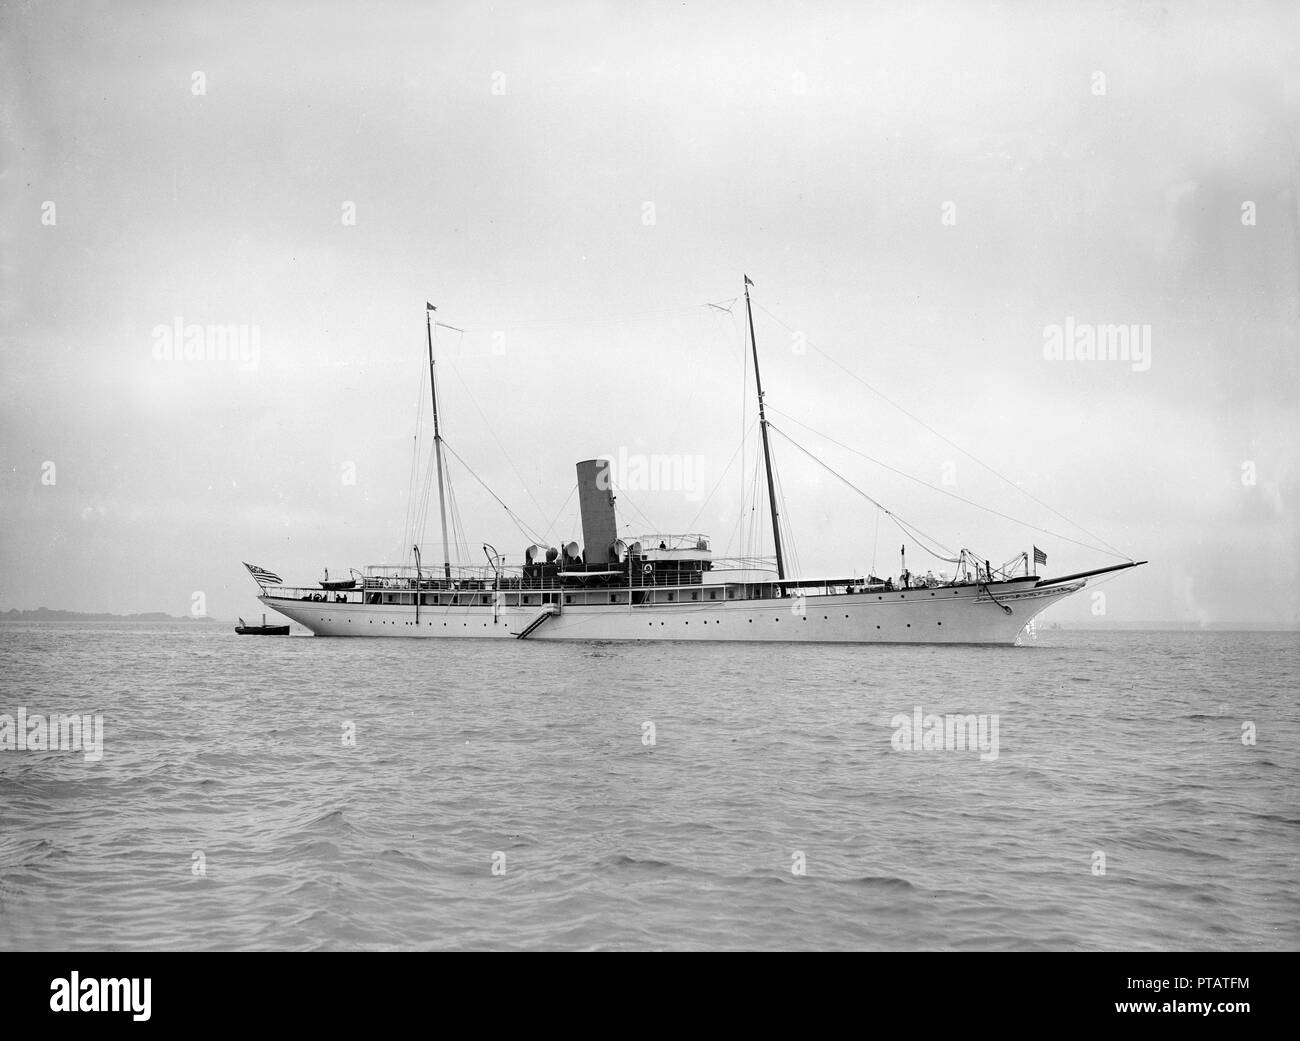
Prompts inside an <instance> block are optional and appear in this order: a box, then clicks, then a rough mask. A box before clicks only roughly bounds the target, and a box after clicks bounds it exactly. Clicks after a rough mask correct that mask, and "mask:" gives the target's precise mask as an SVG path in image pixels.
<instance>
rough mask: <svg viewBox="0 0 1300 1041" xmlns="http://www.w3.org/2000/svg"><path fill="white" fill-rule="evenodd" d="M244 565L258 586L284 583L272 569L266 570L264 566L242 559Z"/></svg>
mask: <svg viewBox="0 0 1300 1041" xmlns="http://www.w3.org/2000/svg"><path fill="white" fill-rule="evenodd" d="M243 563H244V567H246V568H248V573H249V574H250V575H252V576H253V580H254V581H255V582H256V583H257V584H258V585H259V586H278V585H283V584H284V579H282V578H281V577H280V576H279V575H277V574H276V573H275V572H274V571H267V570H266V568H264V567H258V566H257V565H256V564H250V563H249V562H248V561H244V562H243Z"/></svg>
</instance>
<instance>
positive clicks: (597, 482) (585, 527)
mask: <svg viewBox="0 0 1300 1041" xmlns="http://www.w3.org/2000/svg"><path fill="white" fill-rule="evenodd" d="M578 509H579V510H580V511H581V513H582V544H583V551H584V552H583V556H584V558H585V559H586V562H587V563H588V564H608V563H609V562H610V560H611V559H612V554H613V551H614V543H615V542H616V541H617V540H618V530H617V527H616V525H615V523H614V492H613V489H612V488H611V486H610V475H609V460H608V459H587V460H585V461H584V462H581V463H579V464H578Z"/></svg>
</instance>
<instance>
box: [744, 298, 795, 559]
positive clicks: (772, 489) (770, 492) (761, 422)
mask: <svg viewBox="0 0 1300 1041" xmlns="http://www.w3.org/2000/svg"><path fill="white" fill-rule="evenodd" d="M753 284H754V283H753V282H751V281H750V280H749V276H748V275H746V276H745V313H746V314H747V315H748V316H749V343H750V346H751V347H752V348H753V350H754V383H755V384H756V385H757V387H758V428H759V430H761V431H762V432H763V465H764V466H765V467H766V469H767V501H768V504H769V505H770V506H771V507H772V543H773V545H775V546H776V577H777V579H778V580H781V581H784V580H785V557H784V556H783V555H782V553H781V525H780V523H779V522H778V520H777V512H776V485H775V484H774V483H773V481H772V451H771V449H770V448H768V445H767V416H766V415H765V413H764V411H763V377H762V376H761V375H759V371H758V341H757V340H755V339H754V309H753V307H751V306H750V303H749V287H750V286H752V285H753Z"/></svg>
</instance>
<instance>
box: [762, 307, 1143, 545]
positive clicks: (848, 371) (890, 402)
mask: <svg viewBox="0 0 1300 1041" xmlns="http://www.w3.org/2000/svg"><path fill="white" fill-rule="evenodd" d="M758 308H759V310H761V311H762V312H763V313H764V314H766V315H767V316H768V317H769V318H771V319H772V320H773V321H774V322H776V323H777V325H779V326H781V327H782V328H783V329H785V330H786V331H787V332H793V331H794V330H793V329H791V328H790V326H788V325H786V324H785V322H783V321H781V319H780V318H778V317H777V316H776V315H774V314H773V313H772V312H771V311H769V310H768V309H767V308H766V307H764V306H763V305H762V304H759V305H758ZM804 343H805V344H806V345H807V346H808V347H811V348H812V349H813V350H814V351H816V352H817V353H818V354H820V355H821V356H822V357H823V358H825V359H826V360H827V361H828V362H830V363H831V364H832V365H834V366H835V367H836V368H837V369H839V370H840V371H841V372H843V373H845V374H846V375H848V376H849V377H851V378H852V379H854V380H856V381H857V382H858V383H861V384H862V385H863V386H864V387H866V388H867V390H869V391H871V393H873V394H875V395H876V396H877V397H878V398H880V400H881V401H883V402H885V404H887V405H890V406H891V407H893V408H896V409H897V410H898V411H899V412H901V413H903V415H905V416H906V417H907V418H908V419H910V420H912V422H914V423H917V424H919V425H920V426H922V427H924V428H925V429H926V430H928V431H929V432H930V433H931V434H933V435H934V436H935V437H937V438H938V439H939V440H940V441H942V442H943V443H944V444H946V445H948V446H949V447H951V448H955V449H956V450H957V451H958V452H960V453H961V454H962V455H964V456H966V458H967V459H970V460H971V461H972V462H975V463H977V464H978V465H980V466H982V467H983V468H984V469H985V470H987V471H988V472H989V473H991V474H992V475H993V476H994V477H996V478H997V479H998V480H1000V481H1002V482H1004V483H1005V484H1008V485H1010V486H1011V487H1012V488H1014V489H1016V491H1018V492H1020V493H1021V494H1022V495H1024V496H1026V497H1027V498H1029V499H1032V500H1033V501H1034V502H1035V503H1037V504H1038V505H1039V506H1041V507H1043V509H1045V510H1048V511H1050V512H1051V513H1053V514H1055V515H1056V516H1057V517H1060V518H1061V520H1063V521H1065V523H1066V524H1069V525H1071V526H1072V527H1074V528H1078V530H1079V531H1081V532H1083V533H1084V534H1085V535H1087V536H1088V538H1090V539H1092V540H1094V543H1099V544H1100V545H1097V544H1094V545H1089V544H1088V543H1085V542H1078V541H1077V540H1075V539H1069V540H1068V541H1070V542H1073V543H1074V544H1075V545H1077V546H1084V547H1085V548H1087V549H1096V550H1100V551H1101V552H1105V553H1108V554H1109V555H1110V556H1114V557H1119V558H1120V559H1121V560H1132V559H1133V557H1132V556H1130V555H1129V554H1127V553H1122V552H1120V551H1119V550H1118V549H1116V548H1115V547H1114V546H1112V545H1111V544H1110V543H1109V542H1107V541H1106V540H1105V539H1103V538H1101V537H1100V536H1098V535H1094V534H1093V533H1092V532H1090V531H1089V530H1088V529H1087V528H1085V527H1084V526H1083V525H1081V524H1079V523H1078V522H1077V521H1073V520H1071V519H1070V518H1069V517H1067V516H1066V515H1065V514H1063V513H1061V512H1060V511H1059V510H1057V509H1054V508H1053V507H1051V506H1049V505H1048V504H1047V503H1045V502H1043V501H1042V500H1041V499H1039V498H1037V497H1036V496H1035V495H1033V494H1032V493H1030V492H1027V491H1025V489H1024V488H1022V487H1020V485H1018V484H1016V483H1015V482H1014V481H1012V480H1011V479H1010V478H1007V477H1004V476H1003V475H1002V474H1000V473H998V471H997V470H995V469H993V467H991V466H989V464H988V463H986V462H984V461H983V460H982V459H980V458H979V457H978V456H975V455H972V454H971V453H970V452H968V451H966V449H964V448H962V447H961V445H959V444H957V443H956V442H955V441H953V440H951V439H950V438H947V437H945V436H944V435H943V434H941V433H939V431H937V430H935V429H934V427H932V426H930V425H929V424H928V423H926V422H925V421H924V420H922V419H920V418H918V417H917V416H914V415H912V413H910V412H908V411H907V409H905V408H903V406H902V405H900V404H898V403H897V402H895V401H893V400H891V399H890V398H888V397H886V396H885V395H884V394H883V393H882V392H881V391H879V390H877V389H876V388H875V387H873V386H872V385H871V384H870V383H868V382H867V381H866V380H864V379H863V378H862V377H861V376H859V375H858V374H857V373H856V372H854V371H853V370H852V369H849V368H847V367H846V366H844V365H841V364H840V363H839V362H838V361H836V360H835V359H834V358H832V357H831V356H830V355H829V354H827V353H826V352H825V351H823V350H822V349H821V348H820V347H818V346H817V345H816V344H814V343H811V342H809V341H808V340H807V339H805V340H804ZM768 407H769V408H770V407H771V406H768ZM873 462H874V460H873ZM922 483H924V482H922ZM957 498H960V496H957ZM972 505H978V504H976V503H972ZM999 516H1003V515H1002V514H999ZM1007 519H1008V520H1015V518H1013V517H1008V518H1007ZM1017 523H1023V522H1020V521H1017ZM1029 527H1032V528H1034V529H1035V530H1036V531H1042V532H1045V533H1046V534H1049V535H1053V537H1054V538H1063V537H1064V536H1059V535H1055V534H1054V533H1053V532H1050V531H1047V529H1046V528H1039V527H1037V526H1036V525H1032V524H1031V525H1029ZM1102 547H1104V549H1103V548H1102Z"/></svg>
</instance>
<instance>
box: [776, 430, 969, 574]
mask: <svg viewBox="0 0 1300 1041" xmlns="http://www.w3.org/2000/svg"><path fill="white" fill-rule="evenodd" d="M767 425H768V427H769V429H771V430H775V431H776V432H777V433H778V434H780V435H781V436H782V437H783V438H785V439H786V440H787V441H788V442H789V443H790V444H792V445H794V447H795V448H797V449H799V451H801V452H802V453H803V454H804V455H806V456H807V457H808V458H809V459H811V460H812V461H813V462H814V463H816V464H817V465H818V466H820V467H822V468H824V469H825V470H826V471H827V473H830V474H832V475H833V476H834V477H837V478H838V479H839V480H840V481H842V482H843V483H844V484H846V485H848V486H849V487H850V488H852V489H853V490H854V491H855V492H857V493H858V494H859V495H861V496H862V497H863V498H864V499H866V500H867V502H869V503H871V505H873V506H875V507H876V509H878V510H880V511H881V512H882V513H884V514H885V516H887V517H888V518H889V519H890V520H892V521H893V522H894V524H896V525H897V526H898V529H899V530H900V531H901V532H902V533H903V534H904V535H906V536H907V537H908V538H910V539H911V540H912V541H913V542H915V543H916V544H917V546H919V547H920V548H921V549H923V550H924V551H925V552H926V553H929V554H930V555H931V556H932V557H935V558H936V559H938V560H943V561H946V562H948V563H949V564H956V563H959V562H960V557H954V556H953V555H952V554H953V550H951V549H949V548H948V547H947V546H945V545H944V544H943V543H942V542H940V541H939V540H938V539H936V538H935V537H934V536H932V535H927V534H926V533H925V532H923V531H921V529H920V528H918V527H916V526H915V525H914V524H909V523H908V522H907V521H904V520H903V518H901V517H900V516H898V514H896V513H894V512H893V511H892V510H890V509H888V508H887V507H886V506H885V505H884V504H883V503H880V502H877V501H876V500H875V499H873V498H872V497H871V496H870V495H868V494H867V493H866V492H864V491H863V490H862V489H861V488H859V487H858V486H857V485H856V484H854V483H853V482H852V481H850V480H849V479H848V478H847V477H845V476H844V475H843V474H842V473H840V472H839V471H838V470H836V469H835V468H834V467H832V466H831V465H830V464H829V463H826V462H824V461H823V460H821V459H818V458H817V456H816V455H814V454H813V453H812V452H810V451H808V449H806V448H804V446H803V445H801V444H799V442H798V441H795V440H794V439H793V438H792V437H791V436H790V435H789V434H787V433H786V432H785V431H784V430H782V429H781V428H780V427H778V426H774V425H773V424H772V423H771V422H770V421H769V422H768V424H767ZM926 540H928V541H929V542H932V543H933V544H934V545H936V546H938V547H939V548H940V549H942V550H943V551H944V553H947V554H948V556H944V555H943V554H942V553H936V552H935V551H934V550H933V549H931V548H930V546H927V545H926V544H925V543H926Z"/></svg>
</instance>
